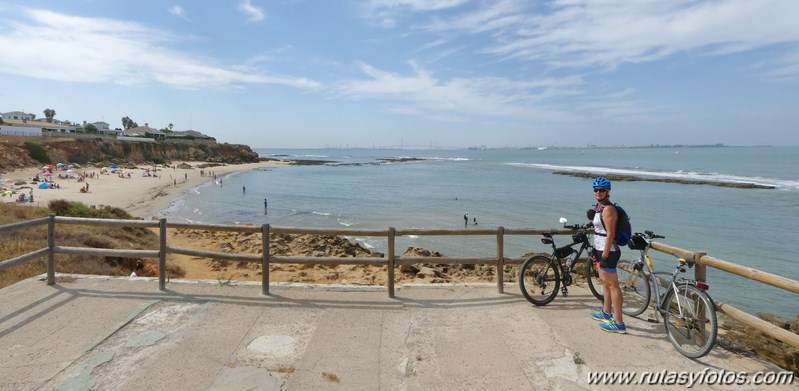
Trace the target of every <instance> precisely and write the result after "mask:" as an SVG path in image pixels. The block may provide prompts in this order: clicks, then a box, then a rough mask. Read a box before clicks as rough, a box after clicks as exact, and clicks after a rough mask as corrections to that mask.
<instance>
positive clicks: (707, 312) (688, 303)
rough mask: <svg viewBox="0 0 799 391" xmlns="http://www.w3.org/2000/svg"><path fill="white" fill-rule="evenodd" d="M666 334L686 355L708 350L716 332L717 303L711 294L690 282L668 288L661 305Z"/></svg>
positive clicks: (702, 354) (712, 343) (693, 355)
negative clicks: (714, 302) (672, 288)
mask: <svg viewBox="0 0 799 391" xmlns="http://www.w3.org/2000/svg"><path fill="white" fill-rule="evenodd" d="M663 309H664V311H663V322H664V324H665V325H666V335H668V337H669V341H671V344H672V345H674V347H675V348H677V350H678V351H679V352H680V353H682V354H683V355H684V356H686V357H690V358H699V357H702V356H704V355H706V354H708V353H709V352H710V350H711V349H713V345H715V343H716V337H717V336H718V332H719V330H718V321H717V320H716V307H715V305H714V304H713V301H712V300H711V299H710V296H708V295H707V293H705V292H704V291H703V290H701V289H699V288H697V287H696V286H693V285H688V284H683V285H680V286H679V287H678V288H677V292H675V291H674V290H669V292H668V294H667V295H666V298H665V301H664V306H663Z"/></svg>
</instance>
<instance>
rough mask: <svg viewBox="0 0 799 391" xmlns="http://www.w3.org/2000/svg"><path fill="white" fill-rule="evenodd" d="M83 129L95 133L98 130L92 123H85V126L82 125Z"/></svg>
mask: <svg viewBox="0 0 799 391" xmlns="http://www.w3.org/2000/svg"><path fill="white" fill-rule="evenodd" d="M83 131H84V132H86V133H97V132H98V130H97V127H96V126H94V124H86V126H84V127H83Z"/></svg>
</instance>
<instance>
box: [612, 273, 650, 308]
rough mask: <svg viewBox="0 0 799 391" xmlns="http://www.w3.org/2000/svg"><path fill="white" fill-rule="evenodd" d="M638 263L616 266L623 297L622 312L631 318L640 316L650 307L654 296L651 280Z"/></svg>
mask: <svg viewBox="0 0 799 391" xmlns="http://www.w3.org/2000/svg"><path fill="white" fill-rule="evenodd" d="M641 266H642V265H640V264H638V263H630V261H619V263H618V264H616V273H617V274H616V275H617V276H619V287H620V288H621V294H622V297H623V299H622V300H623V301H622V306H621V312H623V313H624V314H625V315H629V316H638V315H641V313H642V312H644V311H646V307H649V301H650V300H651V299H652V294H651V291H650V288H649V279H648V278H647V277H646V274H644V271H643V270H642V268H641Z"/></svg>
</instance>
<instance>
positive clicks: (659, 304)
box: [636, 246, 707, 323]
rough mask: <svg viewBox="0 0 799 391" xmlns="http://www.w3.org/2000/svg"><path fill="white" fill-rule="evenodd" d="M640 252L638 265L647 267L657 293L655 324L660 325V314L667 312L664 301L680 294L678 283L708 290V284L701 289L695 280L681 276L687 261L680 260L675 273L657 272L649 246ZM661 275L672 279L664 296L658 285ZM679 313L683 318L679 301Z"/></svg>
mask: <svg viewBox="0 0 799 391" xmlns="http://www.w3.org/2000/svg"><path fill="white" fill-rule="evenodd" d="M640 251H641V257H640V258H639V259H638V261H637V262H636V264H639V265H646V268H647V269H648V270H647V272H648V275H649V280H650V282H651V283H652V284H651V285H652V287H653V289H654V291H655V292H654V293H655V300H656V306H655V308H656V309H657V311H655V319H654V322H656V323H659V320H658V314H662V313H663V312H665V311H666V308H665V307H666V301H665V300H664V299H665V298H666V297H667V296H668V295H669V293H670V292H675V294H676V292H679V290H678V286H677V283H678V282H679V283H684V284H685V285H693V286H696V287H698V288H700V289H702V290H703V291H704V290H706V289H707V285H706V284H704V286H702V287H700V286H699V284H697V282H696V281H695V280H690V279H686V278H682V277H681V276H680V274H681V273H684V272H685V269H684V268H683V267H684V266H685V265H686V264H687V262H686V261H685V259H683V258H678V262H679V265H677V268H676V269H675V270H674V271H673V272H657V271H655V266H654V265H653V264H652V259H651V258H650V257H649V254H648V253H649V246H647V247H646V249H644V250H640ZM642 259H643V260H642ZM645 274H647V273H646V272H645ZM659 275H661V276H669V277H670V278H669V279H668V280H669V286H668V289H666V291H665V292H664V293H663V294H661V293H660V284H658V276H659ZM664 281H666V279H664ZM677 311H678V313H679V315H680V317H682V314H683V310H682V305H681V303H680V302H679V301H677Z"/></svg>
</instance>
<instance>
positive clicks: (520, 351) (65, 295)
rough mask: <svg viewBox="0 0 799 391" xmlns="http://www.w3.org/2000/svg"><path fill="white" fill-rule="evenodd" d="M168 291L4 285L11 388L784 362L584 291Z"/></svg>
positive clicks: (409, 381)
mask: <svg viewBox="0 0 799 391" xmlns="http://www.w3.org/2000/svg"><path fill="white" fill-rule="evenodd" d="M157 286H158V283H157V281H154V280H151V279H145V278H134V279H130V278H109V277H88V276H76V277H69V278H65V277H63V276H62V277H61V278H60V282H59V283H58V284H57V285H55V286H47V285H46V284H45V283H44V282H43V281H39V280H37V279H30V280H26V281H22V282H20V283H17V284H15V285H13V286H11V287H8V288H5V289H2V290H0V295H2V296H0V297H2V298H3V300H2V301H0V311H1V312H0V389H3V390H38V389H42V390H110V389H120V390H122V389H124V390H169V391H177V390H308V389H314V390H378V389H383V390H453V389H458V390H489V389H490V390H522V389H536V390H582V389H610V388H614V387H613V386H611V385H590V384H588V375H589V373H590V372H596V371H634V372H636V373H643V372H658V371H673V372H679V371H685V372H691V373H699V372H702V371H703V370H704V371H720V370H726V371H746V372H747V373H754V372H756V371H770V372H776V371H779V369H778V368H775V367H772V366H769V365H767V364H765V363H762V362H759V361H757V360H753V359H749V358H745V357H741V356H737V355H735V354H733V353H730V352H728V351H725V350H723V349H721V348H716V349H715V350H714V351H713V352H712V353H711V354H710V355H709V356H707V357H705V358H702V359H700V360H690V359H687V358H685V357H683V356H681V355H680V354H679V353H678V352H677V351H676V350H674V348H673V347H672V346H671V344H670V343H669V342H668V341H667V340H666V338H665V334H664V332H663V326H662V325H656V324H650V323H647V322H645V321H640V320H637V319H635V318H630V319H628V320H627V324H628V328H629V330H630V333H629V334H628V335H616V334H608V333H604V332H602V331H600V330H599V328H598V326H597V323H596V322H595V321H593V320H591V319H590V318H589V317H588V315H587V314H588V311H589V309H592V308H596V306H598V304H599V303H598V302H596V300H595V299H593V297H592V296H590V293H588V292H587V291H583V290H581V289H579V288H576V287H575V289H572V294H571V295H570V296H569V297H558V298H557V299H556V300H555V301H554V302H553V303H552V304H550V305H548V306H546V307H533V306H532V305H530V304H529V303H527V302H526V301H525V300H524V299H523V298H522V297H521V295H520V294H518V293H517V292H516V290H517V288H516V286H515V285H513V284H508V285H507V287H506V290H507V292H508V293H507V294H497V293H496V287H495V286H494V285H493V284H491V285H489V284H485V285H452V286H444V285H441V286H435V287H431V286H401V287H399V289H398V290H397V298H396V299H389V298H387V296H386V292H385V289H383V288H380V287H342V286H322V287H320V286H302V285H296V286H295V285H285V284H284V285H275V286H273V287H272V289H271V291H272V292H273V295H271V296H269V297H264V296H261V295H260V287H259V286H257V285H254V284H248V285H233V286H230V285H225V284H219V283H218V282H217V281H213V282H196V281H195V282H186V281H182V282H174V281H173V282H171V283H169V284H168V285H167V288H168V291H167V292H161V291H158V290H157ZM736 387H738V388H736ZM680 388H684V386H682V387H680ZM757 388H758V387H753V386H751V385H733V386H730V385H708V384H697V385H694V386H693V389H699V390H703V389H717V390H729V389H742V390H745V389H757ZM769 388H770V389H790V390H795V389H797V388H796V386H795V385H786V386H781V387H774V386H772V387H769Z"/></svg>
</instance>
